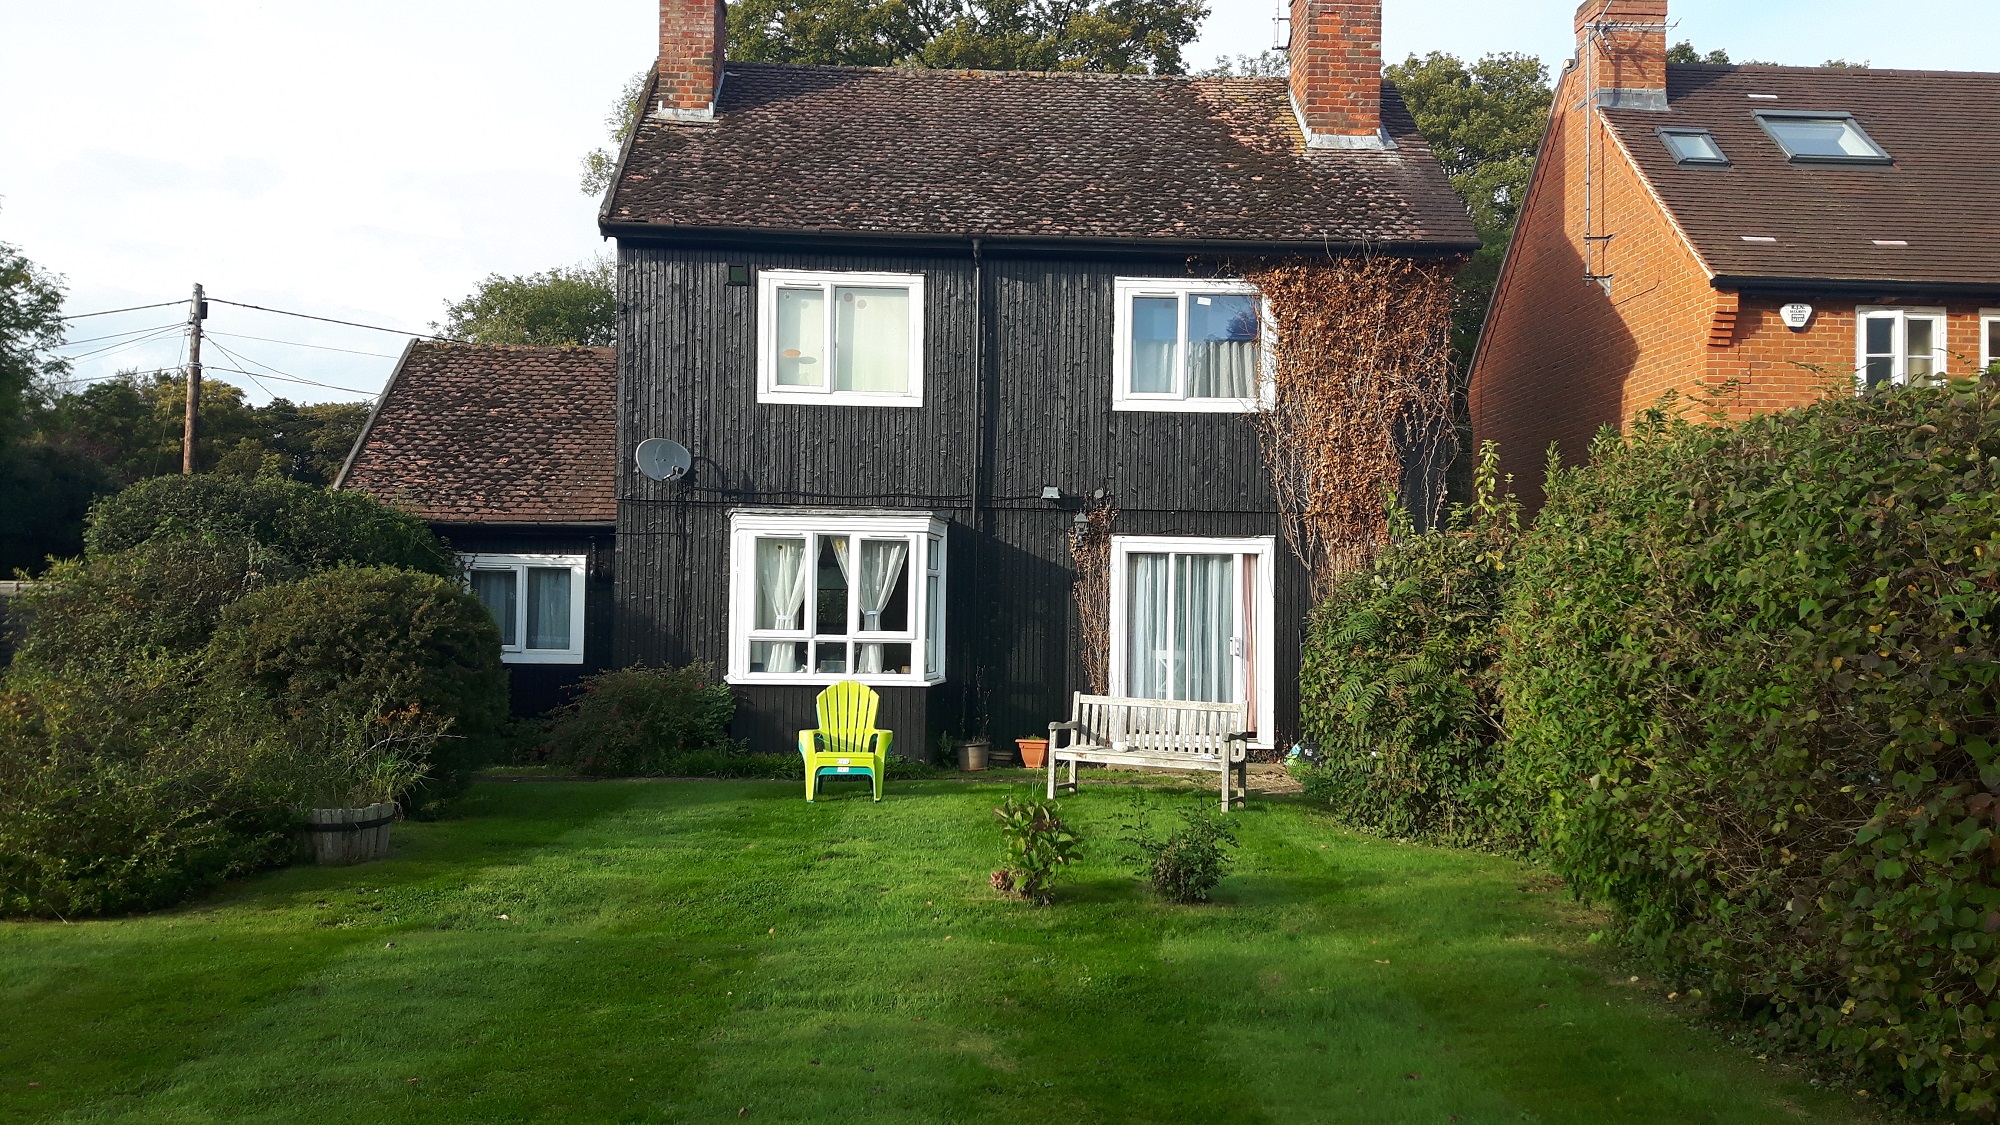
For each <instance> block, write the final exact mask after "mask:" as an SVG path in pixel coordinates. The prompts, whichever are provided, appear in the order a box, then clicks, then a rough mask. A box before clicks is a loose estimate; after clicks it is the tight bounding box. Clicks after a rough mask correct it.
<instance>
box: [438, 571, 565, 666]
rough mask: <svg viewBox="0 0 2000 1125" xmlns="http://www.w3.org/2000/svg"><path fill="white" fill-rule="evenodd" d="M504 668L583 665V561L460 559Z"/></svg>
mask: <svg viewBox="0 0 2000 1125" xmlns="http://www.w3.org/2000/svg"><path fill="white" fill-rule="evenodd" d="M459 563H460V565H462V566H464V567H465V582H466V585H467V586H468V587H470V588H471V590H472V593H473V596H475V597H477V598H478V599H479V604H481V605H483V606H485V607H486V611H487V612H488V613H491V614H492V615H493V624H495V625H497V626H499V628H500V660H501V662H502V663H506V664H581V663H583V577H584V557H583V556H582V555H491V554H478V555H460V556H459Z"/></svg>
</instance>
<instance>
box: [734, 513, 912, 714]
mask: <svg viewBox="0 0 2000 1125" xmlns="http://www.w3.org/2000/svg"><path fill="white" fill-rule="evenodd" d="M834 535H844V536H847V537H849V539H850V541H852V542H857V543H858V542H859V541H860V540H863V539H903V540H906V541H907V542H908V543H909V551H908V553H907V554H906V555H905V556H904V561H903V566H904V575H905V581H906V582H907V583H908V590H909V596H910V605H909V619H910V627H909V628H907V629H902V630H895V631H878V632H865V631H863V630H862V629H861V628H860V624H861V622H860V614H861V601H860V599H859V598H856V597H853V596H851V595H850V596H849V598H848V600H847V633H846V639H847V641H848V645H849V648H848V658H847V667H848V670H847V671H846V672H810V671H808V672H752V671H751V670H750V645H751V642H753V641H802V642H806V643H807V644H808V645H810V644H811V643H812V642H813V641H814V639H815V638H814V629H813V625H814V622H813V620H812V618H813V613H812V599H813V593H812V591H813V590H814V589H815V587H814V586H813V585H812V584H811V583H812V581H813V580H812V578H811V575H812V574H813V573H816V570H817V565H818V559H819V548H818V545H817V544H818V542H819V538H818V537H820V536H834ZM801 537H803V538H805V539H806V540H807V544H808V545H807V549H806V566H807V567H808V568H810V569H809V570H808V585H807V612H806V613H805V614H803V615H802V616H804V617H805V620H803V621H801V622H800V627H799V628H797V629H792V630H771V629H756V628H754V627H753V626H754V623H755V622H756V620H757V540H758V539H776V538H787V539H796V538H801ZM945 538H946V537H945V525H944V521H942V520H940V519H938V518H937V517H935V516H932V515H930V514H929V513H921V514H909V513H893V512H870V513H865V514H857V513H855V512H852V511H846V512H841V511H827V510H824V509H813V508H787V509H770V508H759V509H748V508H746V509H740V510H738V511H735V512H732V513H730V516H729V674H728V676H727V679H728V681H729V682H730V683H732V684H743V685H751V684H773V685H791V686H823V685H827V684H835V683H839V682H840V681H842V680H859V681H860V682H862V683H864V684H868V685H870V686H879V687H928V686H930V685H932V684H941V683H943V682H944V679H945V668H944V667H943V661H944V659H945V653H946V651H947V650H946V647H945V639H946V638H945V635H944V630H945V627H946V620H945V617H946V614H945V613H944V612H943V606H942V605H939V607H938V612H937V613H936V614H935V615H933V613H932V603H931V593H930V576H931V574H932V572H933V570H935V571H936V573H937V577H938V596H939V599H940V601H941V602H942V601H945V600H948V599H949V597H950V567H949V559H948V558H947V557H946V551H945ZM851 557H853V558H854V559H855V560H857V562H856V565H858V560H859V559H860V551H859V549H858V548H857V549H856V550H855V552H854V554H853V555H852V556H851ZM871 643H883V644H907V645H909V646H910V663H911V669H910V671H909V672H907V673H904V672H856V671H854V666H855V664H856V663H857V662H858V661H857V652H856V650H857V649H858V648H859V646H860V645H863V644H871ZM810 658H811V650H810V649H808V660H810ZM934 659H935V661H936V662H937V665H938V666H936V667H932V666H931V665H932V663H933V660H934Z"/></svg>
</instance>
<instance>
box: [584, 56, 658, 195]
mask: <svg viewBox="0 0 2000 1125" xmlns="http://www.w3.org/2000/svg"><path fill="white" fill-rule="evenodd" d="M652 76H653V72H652V71H650V70H642V71H640V72H639V73H637V74H635V75H633V76H632V77H631V78H630V79H628V80H627V81H626V83H625V88H624V89H623V90H620V91H619V92H618V101H617V103H616V104H614V105H613V106H612V107H611V112H610V113H607V114H605V115H604V127H605V128H606V129H609V130H610V131H611V148H595V149H591V150H590V151H589V152H587V153H585V154H584V157H583V194H585V195H603V194H604V189H605V188H608V187H610V186H611V177H613V176H615V175H617V174H618V153H617V151H615V150H617V149H622V148H624V147H625V138H626V137H629V136H631V135H632V129H633V127H634V126H636V125H638V124H639V114H640V113H641V112H642V111H643V110H644V109H645V107H644V106H642V105H640V104H639V99H640V98H643V97H645V96H646V80H647V79H648V78H651V77H652Z"/></svg>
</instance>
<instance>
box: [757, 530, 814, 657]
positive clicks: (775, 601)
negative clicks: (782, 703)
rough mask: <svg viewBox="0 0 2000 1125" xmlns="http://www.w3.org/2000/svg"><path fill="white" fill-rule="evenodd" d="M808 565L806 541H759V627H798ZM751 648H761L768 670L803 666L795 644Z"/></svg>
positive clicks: (770, 644)
mask: <svg viewBox="0 0 2000 1125" xmlns="http://www.w3.org/2000/svg"><path fill="white" fill-rule="evenodd" d="M805 564H806V541H805V540H803V539H759V540H757V613H756V617H755V625H756V628H759V629H797V628H799V625H800V618H801V617H803V616H804V614H805V603H806V565H805ZM752 647H753V648H759V649H761V650H762V654H763V660H762V663H763V665H764V670H765V671H766V672H797V671H799V670H800V668H801V667H802V662H801V661H800V659H799V647H800V646H798V645H796V644H792V643H788V642H781V643H775V644H773V643H770V642H758V643H757V644H756V645H753V646H752Z"/></svg>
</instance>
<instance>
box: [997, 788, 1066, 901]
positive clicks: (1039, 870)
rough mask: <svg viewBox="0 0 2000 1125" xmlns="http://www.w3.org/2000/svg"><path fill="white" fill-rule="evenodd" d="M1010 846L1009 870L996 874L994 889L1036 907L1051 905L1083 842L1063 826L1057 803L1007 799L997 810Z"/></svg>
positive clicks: (1008, 852)
mask: <svg viewBox="0 0 2000 1125" xmlns="http://www.w3.org/2000/svg"><path fill="white" fill-rule="evenodd" d="M993 815H994V816H995V817H997V818H998V819H999V821H1000V836H1001V839H1002V840H1003V841H1005V843H1006V846H1007V862H1008V866H1007V867H1005V868H1002V869H1001V870H999V871H995V872H994V873H993V879H992V883H993V889H995V890H997V891H999V892H1001V893H1002V894H1012V895H1015V896H1016V897H1019V898H1024V899H1027V900H1028V901H1029V902H1033V903H1044V904H1045V903H1047V902H1049V901H1050V900H1051V899H1052V898H1054V897H1055V896H1054V894H1053V893H1052V891H1051V889H1050V888H1051V886H1052V884H1053V883H1054V882H1055V877H1056V873H1057V872H1059V871H1060V870H1062V869H1063V868H1064V867H1067V866H1069V863H1070V861H1071V860H1072V859H1074V858H1075V856H1076V851H1077V848H1078V846H1079V845H1080V844H1081V843H1082V841H1081V840H1080V839H1079V838H1078V836H1077V834H1076V833H1075V832H1074V831H1073V830H1071V828H1070V827H1069V825H1067V824H1064V823H1063V819H1062V817H1061V815H1059V813H1058V810H1057V806H1056V804H1055V802H1053V801H1035V800H1027V801H1023V800H1020V799H1018V798H1015V797H1009V798H1007V801H1006V803H1005V804H1003V805H1001V806H1000V807H999V808H997V809H994V810H993Z"/></svg>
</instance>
